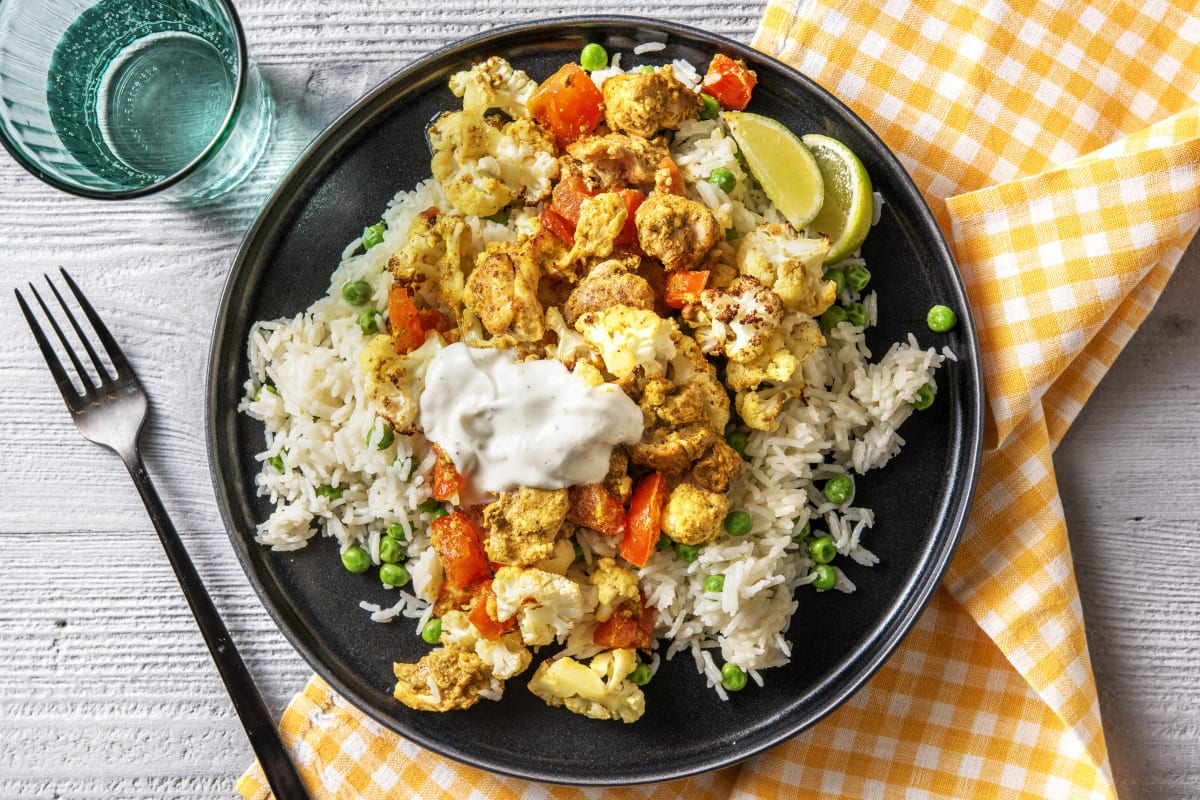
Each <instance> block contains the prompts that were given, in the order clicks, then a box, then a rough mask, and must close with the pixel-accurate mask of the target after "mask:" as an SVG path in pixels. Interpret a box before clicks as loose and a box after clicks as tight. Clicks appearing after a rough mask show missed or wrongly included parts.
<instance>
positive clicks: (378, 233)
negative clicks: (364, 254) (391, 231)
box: [362, 222, 387, 250]
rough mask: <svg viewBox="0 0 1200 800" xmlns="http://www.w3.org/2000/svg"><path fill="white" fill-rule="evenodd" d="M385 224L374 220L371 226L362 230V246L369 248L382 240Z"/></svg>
mask: <svg viewBox="0 0 1200 800" xmlns="http://www.w3.org/2000/svg"><path fill="white" fill-rule="evenodd" d="M386 228H387V226H386V225H385V224H384V223H382V222H376V223H375V224H374V225H372V226H371V227H369V228H367V229H366V230H365V231H363V238H362V243H363V247H364V248H365V249H367V250H370V249H371V248H372V247H374V246H375V245H377V244H379V243H380V242H382V241H383V232H384V230H385V229H386Z"/></svg>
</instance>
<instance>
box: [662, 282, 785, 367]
mask: <svg viewBox="0 0 1200 800" xmlns="http://www.w3.org/2000/svg"><path fill="white" fill-rule="evenodd" d="M685 317H686V318H687V320H688V322H689V323H690V324H691V325H692V326H693V327H694V328H695V331H696V334H695V335H696V342H697V343H698V344H699V345H700V349H701V350H703V351H704V352H705V353H708V354H710V355H724V356H727V357H728V358H729V359H730V360H732V361H743V362H745V361H753V360H754V359H756V358H759V357H760V356H762V355H763V353H765V352H767V348H768V347H769V345H770V344H771V342H772V341H773V337H774V336H775V333H776V331H778V330H779V325H780V323H781V322H782V321H783V302H782V301H781V300H780V299H779V295H777V294H775V293H774V292H773V291H771V290H770V289H768V288H767V287H765V286H763V285H762V283H761V282H759V280H758V279H757V278H752V277H748V276H745V275H743V276H742V277H740V278H738V279H737V280H736V281H734V282H733V284H732V285H731V286H730V287H729V289H728V290H724V289H705V290H704V291H702V292H701V293H700V302H699V303H693V304H691V305H690V306H689V307H688V308H687V309H686V310H685Z"/></svg>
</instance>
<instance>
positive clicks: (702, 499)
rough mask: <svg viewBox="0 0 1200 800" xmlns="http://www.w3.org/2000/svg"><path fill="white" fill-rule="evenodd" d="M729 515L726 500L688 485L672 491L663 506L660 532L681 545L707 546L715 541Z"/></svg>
mask: <svg viewBox="0 0 1200 800" xmlns="http://www.w3.org/2000/svg"><path fill="white" fill-rule="evenodd" d="M728 513H729V498H728V497H727V496H725V494H724V493H722V492H713V491H709V490H708V489H704V488H701V487H699V486H696V485H694V484H691V483H681V484H679V485H678V486H676V487H675V488H674V489H673V490H671V496H670V497H668V498H667V504H666V505H665V506H663V517H662V529H663V533H665V534H666V535H667V536H669V537H671V540H672V541H675V542H679V543H680V544H706V543H708V542H711V541H712V540H713V539H715V538H717V534H718V533H720V532H721V523H722V522H724V521H725V515H726V514H728Z"/></svg>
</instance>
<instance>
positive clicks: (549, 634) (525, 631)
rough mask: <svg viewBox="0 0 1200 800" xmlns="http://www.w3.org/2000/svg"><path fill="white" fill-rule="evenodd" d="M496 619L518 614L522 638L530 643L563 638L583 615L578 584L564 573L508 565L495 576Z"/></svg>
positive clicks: (533, 644)
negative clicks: (563, 574)
mask: <svg viewBox="0 0 1200 800" xmlns="http://www.w3.org/2000/svg"><path fill="white" fill-rule="evenodd" d="M492 591H493V592H495V593H496V619H498V620H500V621H501V622H503V621H505V620H508V619H512V618H513V617H514V616H515V617H516V618H517V626H518V627H519V628H520V629H521V640H522V641H523V642H524V643H525V644H527V645H530V646H541V645H546V644H550V643H551V642H553V641H556V640H557V641H559V642H562V641H564V640H565V639H566V637H567V636H568V634H570V632H571V628H572V626H574V624H575V623H576V622H578V621H579V618H580V617H582V616H583V593H582V592H581V591H580V590H579V584H577V583H575V581H573V580H571V579H570V578H567V577H564V576H562V575H555V574H554V573H553V572H545V571H543V570H540V569H535V568H530V567H512V566H505V567H501V568H500V569H498V570H496V575H495V577H494V578H493V579H492Z"/></svg>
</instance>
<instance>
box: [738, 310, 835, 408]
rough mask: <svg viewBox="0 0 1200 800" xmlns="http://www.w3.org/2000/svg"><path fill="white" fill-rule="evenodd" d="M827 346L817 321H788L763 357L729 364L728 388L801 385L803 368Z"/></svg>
mask: <svg viewBox="0 0 1200 800" xmlns="http://www.w3.org/2000/svg"><path fill="white" fill-rule="evenodd" d="M796 316H797V317H799V316H801V315H796ZM824 345H825V337H824V335H822V334H821V326H820V325H818V324H817V322H816V321H815V320H812V319H808V318H804V319H798V320H793V321H791V322H788V321H787V320H785V324H784V325H782V326H780V328H779V330H777V331H776V332H775V335H774V336H772V337H771V341H770V343H769V344H768V346H767V347H766V349H765V350H764V351H763V354H762V355H760V356H759V357H758V358H756V359H754V360H752V361H744V362H739V361H730V362H729V364H728V366H727V368H726V370H725V385H726V386H728V387H729V388H730V389H731V390H733V391H735V392H740V391H744V390H746V389H755V388H757V387H758V386H760V385H762V384H764V383H770V384H773V385H776V386H778V385H780V384H798V383H799V382H800V378H799V372H798V370H799V368H800V365H801V364H803V363H804V361H805V360H806V359H807V358H808V357H809V356H811V355H812V354H813V353H815V352H816V351H817V349H818V348H820V347H823V346H824ZM800 385H801V386H802V384H800Z"/></svg>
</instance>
